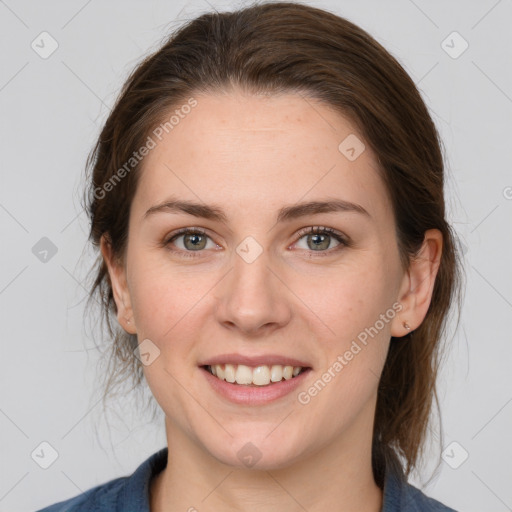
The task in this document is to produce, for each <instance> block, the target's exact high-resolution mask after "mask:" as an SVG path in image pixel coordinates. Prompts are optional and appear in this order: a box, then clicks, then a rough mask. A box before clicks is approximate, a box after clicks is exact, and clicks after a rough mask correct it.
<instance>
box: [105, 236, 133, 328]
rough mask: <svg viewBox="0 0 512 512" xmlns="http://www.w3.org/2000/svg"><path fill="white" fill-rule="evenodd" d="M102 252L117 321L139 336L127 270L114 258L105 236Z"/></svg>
mask: <svg viewBox="0 0 512 512" xmlns="http://www.w3.org/2000/svg"><path fill="white" fill-rule="evenodd" d="M100 250H101V254H102V256H103V259H104V260H105V263H106V265H107V268H108V274H109V276H110V282H111V283H112V293H113V295H114V300H115V303H116V306H117V321H118V322H119V324H120V325H121V327H122V328H123V329H124V330H125V331H126V332H127V333H129V334H137V329H136V326H135V319H134V317H133V310H132V306H131V300H130V292H129V290H128V285H127V282H126V272H125V268H124V266H123V265H121V263H120V262H119V261H117V260H116V258H114V255H113V252H112V246H111V244H110V241H109V240H108V238H107V237H106V236H105V235H102V237H101V240H100Z"/></svg>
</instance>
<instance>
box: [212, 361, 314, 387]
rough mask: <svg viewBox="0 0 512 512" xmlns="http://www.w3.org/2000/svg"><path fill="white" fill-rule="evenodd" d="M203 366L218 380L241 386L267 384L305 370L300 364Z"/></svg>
mask: <svg viewBox="0 0 512 512" xmlns="http://www.w3.org/2000/svg"><path fill="white" fill-rule="evenodd" d="M203 368H204V369H205V370H206V371H208V372H209V373H210V374H212V375H214V376H215V377H217V378H218V379H220V380H223V381H226V382H229V383H231V384H239V385H243V386H269V385H271V384H275V383H277V382H281V381H283V380H290V379H293V378H295V377H297V376H298V375H300V374H301V373H303V372H304V371H305V370H307V368H303V367H302V366H289V365H287V366H284V365H280V364H274V365H258V366H256V367H251V366H246V365H243V364H229V363H228V364H214V365H205V366H204V367H203Z"/></svg>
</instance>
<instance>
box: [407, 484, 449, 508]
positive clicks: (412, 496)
mask: <svg viewBox="0 0 512 512" xmlns="http://www.w3.org/2000/svg"><path fill="white" fill-rule="evenodd" d="M402 502H403V503H402V508H401V509H400V510H401V511H403V512H427V511H428V512H457V511H456V510H454V509H453V508H450V507H448V506H446V505H444V504H443V503H441V502H440V501H437V500H435V499H434V498H430V497H429V496H427V495H426V494H424V493H423V492H421V491H420V490H419V489H418V488H416V487H414V486H413V485H411V484H409V483H407V484H405V485H404V490H403V495H402Z"/></svg>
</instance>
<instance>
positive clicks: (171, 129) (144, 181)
mask: <svg viewBox="0 0 512 512" xmlns="http://www.w3.org/2000/svg"><path fill="white" fill-rule="evenodd" d="M193 97H194V99H195V100H196V102H197V104H196V106H195V107H193V108H191V109H183V111H182V112H181V115H180V116H179V117H178V116H175V119H174V122H173V124H170V123H168V124H167V125H164V124H162V125H161V128H160V131H159V132H157V133H158V134H159V137H156V136H155V135H154V133H155V132H153V134H151V137H152V138H153V139H154V142H155V147H154V148H153V149H152V150H151V151H150V152H149V154H148V155H147V156H146V157H145V158H144V160H143V165H142V171H141V172H142V175H141V179H140V181H139V187H138V191H137V194H136V199H137V202H138V203H140V204H141V207H143V206H147V207H149V206H151V205H152V204H154V203H155V202H158V201H161V200H162V201H163V200H165V196H166V195H169V194H172V195H174V196H185V197H188V198H190V199H194V200H198V199H199V200H201V201H204V202H205V203H209V202H212V203H219V202H221V203H228V204H227V205H226V208H227V209H229V205H230V204H231V205H232V206H233V208H238V207H240V206H243V207H245V209H247V208H250V207H251V206H254V207H259V208H261V206H262V203H261V201H262V200H263V199H264V200H265V205H267V206H268V207H270V206H271V205H275V206H276V207H277V206H278V205H282V204H283V203H290V202H294V201H299V200H301V199H304V200H306V199H307V200H312V199H316V198H317V197H320V196H325V195H330V196H333V195H336V196H338V197H340V198H344V199H347V200H350V201H353V202H358V203H360V204H362V205H363V206H364V207H365V208H366V209H367V210H369V211H370V210H373V211H374V212H373V213H375V214H378V213H382V212H379V211H378V210H383V209H384V210H385V209H386V208H389V203H388V198H387V194H386V191H385V188H384V184H383V183H382V181H381V179H380V176H379V173H378V170H377V164H376V159H375V157H374V155H373V153H372V151H371V149H370V148H369V147H368V145H367V144H366V145H365V144H364V141H363V139H362V137H361V136H360V135H359V134H358V133H357V132H356V131H355V129H354V127H353V126H352V124H351V123H350V122H349V120H348V119H346V118H345V117H344V116H342V115H340V114H339V113H338V112H335V111H334V110H333V109H331V108H329V107H328V106H326V105H325V104H323V103H321V102H319V101H318V100H315V99H312V98H308V97H305V96H303V95H302V94H300V95H299V94H293V93H292V94H283V95H277V96H276V95H274V96H255V95H249V94H244V93H241V92H230V93H223V94H211V95H205V94H201V95H200V94H197V95H194V96H193ZM183 104H186V103H185V102H184V103H183ZM176 110H180V105H176V106H175V107H173V110H172V112H170V113H169V114H168V115H166V116H163V118H164V123H165V120H168V119H169V118H170V117H171V115H172V114H173V113H174V112H175V111H176ZM184 112H188V113H186V114H185V113H184ZM176 120H178V122H176ZM354 157H355V158H354ZM370 213H371V212H370Z"/></svg>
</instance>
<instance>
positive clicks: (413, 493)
mask: <svg viewBox="0 0 512 512" xmlns="http://www.w3.org/2000/svg"><path fill="white" fill-rule="evenodd" d="M382 512H457V511H456V510H454V509H453V508H450V507H447V506H446V505H444V504H443V503H441V502H440V501H437V500H435V499H434V498H430V497H428V496H427V495H426V494H424V493H423V492H422V491H421V490H420V489H418V488H417V487H414V486H413V485H411V484H410V483H408V482H407V480H406V479H405V477H404V475H403V472H402V469H401V467H400V466H399V464H398V463H397V462H393V463H392V464H388V466H387V467H386V472H385V481H384V496H383V506H382Z"/></svg>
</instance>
